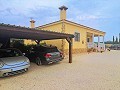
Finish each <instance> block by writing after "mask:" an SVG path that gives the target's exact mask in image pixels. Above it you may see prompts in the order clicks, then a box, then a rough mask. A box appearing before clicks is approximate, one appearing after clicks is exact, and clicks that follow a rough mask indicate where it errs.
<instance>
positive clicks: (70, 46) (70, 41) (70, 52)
mask: <svg viewBox="0 0 120 90" xmlns="http://www.w3.org/2000/svg"><path fill="white" fill-rule="evenodd" d="M66 40H67V41H68V43H69V63H72V43H73V40H72V38H67V39H66Z"/></svg>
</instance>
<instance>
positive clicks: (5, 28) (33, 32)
mask: <svg viewBox="0 0 120 90" xmlns="http://www.w3.org/2000/svg"><path fill="white" fill-rule="evenodd" d="M10 38H16V39H31V40H35V41H36V43H39V42H40V41H42V40H53V39H66V40H67V41H68V43H69V63H72V43H73V42H72V38H74V35H72V34H65V33H59V32H52V31H47V30H46V31H45V30H38V29H35V28H27V27H21V26H15V25H9V24H3V23H2V24H0V42H2V43H4V47H8V46H9V44H10Z"/></svg>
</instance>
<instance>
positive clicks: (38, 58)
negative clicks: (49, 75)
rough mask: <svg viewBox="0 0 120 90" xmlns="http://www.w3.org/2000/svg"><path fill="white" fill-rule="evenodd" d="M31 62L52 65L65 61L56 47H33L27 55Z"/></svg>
mask: <svg viewBox="0 0 120 90" xmlns="http://www.w3.org/2000/svg"><path fill="white" fill-rule="evenodd" d="M25 56H27V57H28V58H29V59H30V61H32V62H35V63H36V64H37V65H42V64H51V63H55V62H59V61H61V60H62V59H63V54H62V52H61V51H60V50H58V49H57V47H56V46H47V45H44V46H42V45H41V46H32V47H31V49H30V50H29V52H27V53H26V55H25Z"/></svg>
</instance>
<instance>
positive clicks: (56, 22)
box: [36, 19, 105, 33]
mask: <svg viewBox="0 0 120 90" xmlns="http://www.w3.org/2000/svg"><path fill="white" fill-rule="evenodd" d="M61 22H66V23H71V24H74V25H76V26H80V27H83V28H86V29H90V30H93V31H99V32H102V33H105V32H103V31H100V30H97V29H94V28H91V27H88V26H85V25H82V24H79V23H76V22H72V21H69V20H65V19H64V20H59V21H55V22H52V23H48V24H45V25H41V26H38V27H36V28H43V27H46V26H50V25H54V24H58V23H61Z"/></svg>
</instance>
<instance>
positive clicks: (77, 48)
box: [25, 6, 105, 54]
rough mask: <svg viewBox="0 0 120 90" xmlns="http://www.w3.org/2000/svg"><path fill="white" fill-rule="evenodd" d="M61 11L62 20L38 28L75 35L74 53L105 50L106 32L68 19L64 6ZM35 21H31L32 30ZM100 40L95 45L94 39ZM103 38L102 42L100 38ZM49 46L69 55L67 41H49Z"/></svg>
mask: <svg viewBox="0 0 120 90" xmlns="http://www.w3.org/2000/svg"><path fill="white" fill-rule="evenodd" d="M59 9H60V20H59V21H55V22H52V23H49V24H45V25H42V26H38V27H36V28H37V29H40V30H50V31H54V32H62V33H68V34H73V35H74V36H75V37H74V39H73V44H72V45H73V53H81V52H86V51H87V49H88V48H96V49H98V51H99V50H100V49H103V50H104V49H105V45H104V36H105V32H103V31H100V30H96V29H93V28H90V27H87V26H84V25H81V24H78V23H75V22H72V21H69V20H67V19H66V11H67V9H68V8H67V7H65V6H62V7H60V8H59ZM34 24H35V21H33V20H31V28H34ZM95 37H97V38H98V42H97V43H94V38H95ZM101 37H102V41H100V38H101ZM45 42H46V43H47V44H51V45H55V46H57V47H58V48H59V49H60V50H62V51H63V52H64V53H65V54H68V51H69V50H68V48H69V45H68V43H67V41H66V40H64V39H62V40H47V41H45ZM25 43H26V44H27V43H29V44H31V43H34V41H32V42H31V41H28V40H26V41H25Z"/></svg>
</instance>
